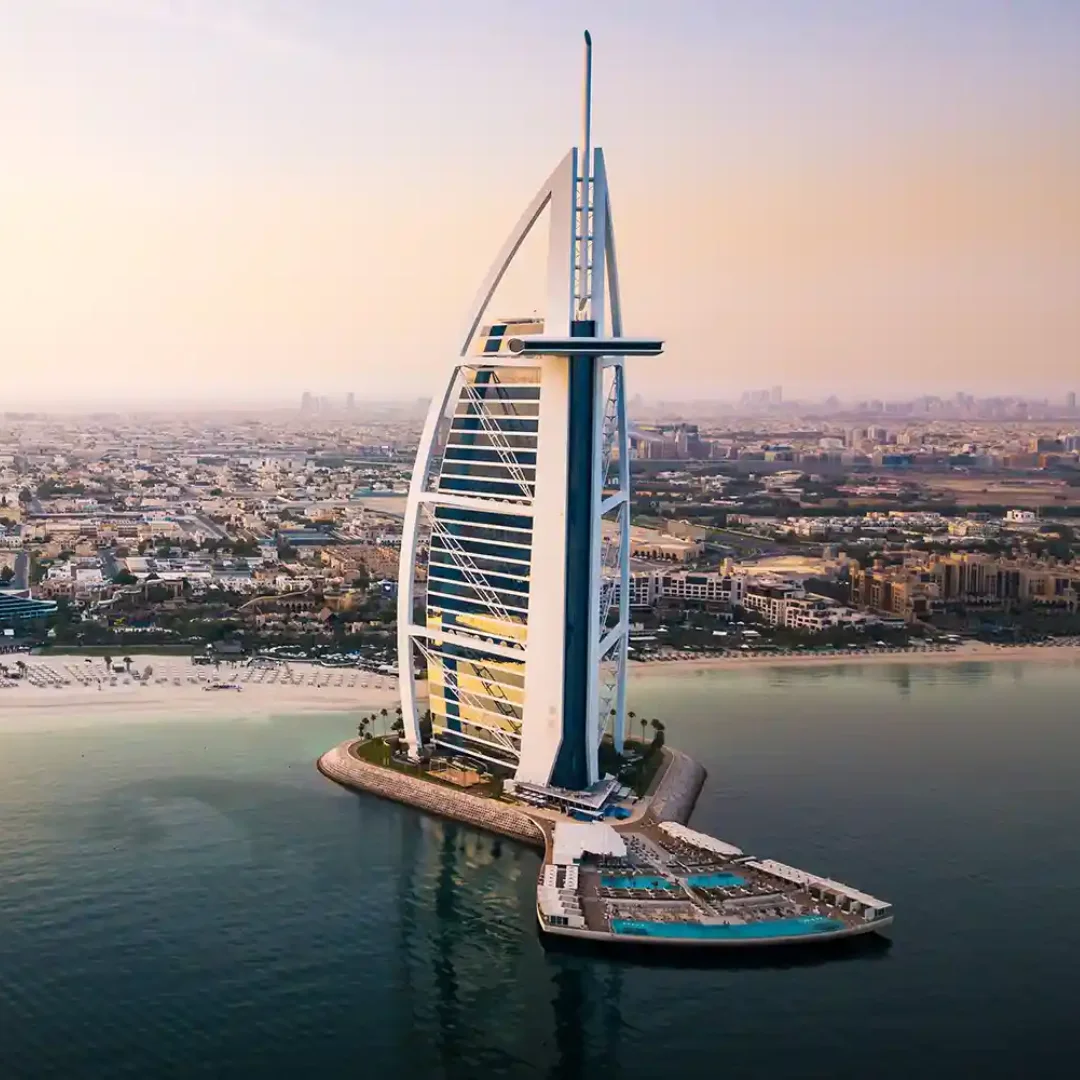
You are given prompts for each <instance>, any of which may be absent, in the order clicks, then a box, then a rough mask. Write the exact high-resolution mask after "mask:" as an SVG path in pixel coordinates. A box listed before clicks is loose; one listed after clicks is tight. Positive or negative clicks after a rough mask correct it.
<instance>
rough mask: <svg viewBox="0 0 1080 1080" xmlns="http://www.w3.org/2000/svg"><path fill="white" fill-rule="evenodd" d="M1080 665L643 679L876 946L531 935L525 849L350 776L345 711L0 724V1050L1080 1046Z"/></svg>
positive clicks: (311, 1064) (394, 1065)
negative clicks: (342, 760) (847, 905)
mask: <svg viewBox="0 0 1080 1080" xmlns="http://www.w3.org/2000/svg"><path fill="white" fill-rule="evenodd" d="M1078 691H1080V666H1070V665H1068V664H1063V665H1061V666H1055V665H1050V664H1036V663H1032V664H1020V663H1018V664H1006V663H1000V664H995V665H990V664H967V665H955V666H938V667H930V666H924V667H919V666H912V667H885V666H880V667H873V666H865V667H854V666H851V667H838V668H828V669H825V668H814V669H811V670H806V669H801V670H796V669H791V668H787V669H772V670H763V669H757V670H755V671H752V672H724V673H719V672H712V673H703V674H690V675H686V674H683V675H679V676H673V675H670V674H665V673H663V672H658V673H657V674H656V675H649V676H647V677H645V678H641V679H638V680H635V682H634V683H633V690H632V705H633V706H634V707H635V708H636V710H637V711H638V712H639V713H641V714H643V715H645V716H647V717H652V716H658V717H661V718H662V719H663V720H664V721H665V722H666V723H667V725H668V731H669V734H670V737H671V741H672V742H675V743H677V744H678V745H680V746H682V747H684V748H685V749H687V750H688V751H690V752H691V753H693V754H694V755H695V756H697V757H698V758H699V759H700V760H701V761H702V762H703V763H704V764H705V765H706V767H707V768H708V770H709V783H708V785H707V787H706V790H705V793H704V795H703V797H702V799H701V802H700V803H699V806H698V810H697V812H696V814H695V817H694V824H697V825H699V826H700V827H702V828H705V829H708V830H710V831H714V832H715V833H716V834H717V835H718V836H721V837H723V838H726V839H729V840H732V841H734V842H736V843H738V844H740V845H741V846H743V847H745V848H746V849H747V850H753V851H757V852H759V853H761V854H765V855H771V856H775V857H777V858H780V859H784V860H786V861H790V862H793V863H796V864H798V865H805V866H806V867H808V868H810V869H814V870H817V871H819V872H825V873H829V874H832V875H834V876H836V877H838V878H840V879H841V880H847V881H849V882H851V883H852V884H855V885H857V886H859V887H861V888H863V889H866V890H867V891H870V892H873V893H875V894H877V895H879V896H883V897H885V898H887V899H890V900H892V901H893V902H894V903H895V905H896V908H897V914H898V917H897V922H896V924H895V926H894V928H893V931H892V933H891V942H884V941H881V942H879V943H876V944H875V943H874V942H873V941H871V943H870V944H869V946H865V945H862V946H859V947H856V948H851V949H842V950H831V949H818V950H812V951H810V952H800V953H789V952H773V953H765V954H757V955H756V956H753V957H748V956H746V955H745V954H740V956H738V957H736V956H732V955H730V954H727V955H725V956H724V957H722V958H721V959H720V960H714V961H711V962H708V963H700V964H696V965H695V964H687V963H681V964H680V963H676V962H673V961H672V960H670V959H661V958H659V957H657V956H655V955H652V956H651V959H650V958H649V957H646V958H644V962H641V961H640V960H639V959H638V958H636V957H623V956H620V957H614V956H612V955H610V954H606V953H596V952H593V951H588V950H586V951H583V950H581V949H576V948H566V947H563V948H557V949H556V948H551V947H545V945H543V944H542V943H541V942H540V940H539V938H538V935H537V931H536V928H535V919H534V915H533V897H534V881H535V873H536V869H537V865H538V859H537V856H536V855H534V854H532V853H531V852H528V851H525V850H523V849H521V848H518V847H515V846H514V845H513V844H511V843H509V842H506V841H503V842H499V841H497V840H494V839H492V838H490V837H486V836H483V835H480V834H477V833H473V832H471V831H469V830H467V829H464V828H459V827H455V826H451V825H447V824H442V823H439V822H436V821H433V820H430V819H426V818H424V817H422V816H421V815H419V814H416V813H414V812H411V811H409V810H406V809H404V808H401V807H397V806H394V805H391V804H387V803H384V802H379V801H377V800H374V799H370V798H362V797H358V796H355V795H351V794H349V793H348V792H345V791H342V790H340V789H338V788H337V787H335V786H334V785H332V784H330V783H329V782H327V781H326V780H324V779H322V778H321V777H320V776H319V775H318V774H317V773H316V772H315V770H314V768H313V760H314V758H315V757H316V756H317V755H318V754H319V753H320V752H321V751H322V750H324V749H325V748H327V747H328V746H330V745H331V744H332V743H334V742H335V741H336V740H339V739H341V738H344V737H345V736H347V735H348V734H350V732H351V727H352V725H351V723H350V721H349V719H348V718H347V717H342V716H337V717H325V718H311V717H306V718H288V717H281V718H278V719H275V720H273V721H269V722H260V723H255V722H250V721H245V722H235V723H222V722H217V721H215V722H206V721H182V720H177V721H176V722H173V723H165V724H162V723H156V724H153V725H149V724H147V725H141V724H131V723H124V724H122V725H121V724H117V725H111V724H107V723H101V724H95V725H93V726H69V727H67V728H65V729H64V730H50V731H41V732H39V733H35V734H29V733H26V732H22V733H11V732H9V733H7V734H2V735H0V1077H3V1078H4V1080H13V1078H20V1077H53V1076H63V1077H68V1078H77V1080H78V1078H83V1077H88V1078H89V1077H109V1078H114V1077H140V1078H145V1077H189V1076H190V1077H200V1076H206V1077H279V1076H280V1077H294V1076H308V1075H311V1076H317V1075H318V1076H326V1077H334V1076H359V1077H395V1078H396V1077H454V1078H457V1077H461V1078H466V1077H468V1078H473V1077H503V1076H505V1077H560V1078H561V1077H567V1078H578V1077H581V1078H584V1077H590V1078H594V1077H628V1078H631V1077H643V1078H644V1077H650V1078H652V1077H668V1076H678V1075H684V1076H692V1077H706V1076H708V1077H712V1076H724V1075H726V1076H731V1077H740V1078H741V1077H801V1076H807V1077H811V1076H812V1077H874V1078H882V1077H883V1078H889V1077H905V1078H906V1077H914V1076H929V1077H937V1076H980V1077H1014V1076H1015V1077H1021V1076H1031V1075H1035V1074H1038V1073H1041V1072H1043V1071H1046V1070H1049V1069H1051V1068H1054V1069H1061V1070H1065V1069H1067V1070H1068V1071H1069V1072H1071V1071H1072V1069H1071V1068H1069V1066H1070V1064H1074V1063H1075V1047H1076V1045H1077V1043H1076V1035H1075V1026H1076V1004H1077V1001H1078V997H1080V995H1078V992H1077V990H1076V972H1077V970H1078V963H1080V919H1078V918H1077V912H1078V908H1080V783H1078V780H1080V753H1078V752H1080V718H1078V716H1077V709H1076V701H1077V692H1078Z"/></svg>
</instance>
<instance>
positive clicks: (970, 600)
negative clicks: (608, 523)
mask: <svg viewBox="0 0 1080 1080" xmlns="http://www.w3.org/2000/svg"><path fill="white" fill-rule="evenodd" d="M425 406H426V403H425V402H422V401H421V402H412V403H409V404H402V405H397V406H393V405H375V404H359V403H357V402H356V400H355V399H354V398H353V396H352V395H349V397H348V398H345V399H341V400H339V401H332V400H329V399H327V398H323V397H316V396H314V395H312V394H305V395H304V398H303V401H302V402H301V406H300V408H299V409H295V408H293V409H284V408H283V409H278V410H268V411H265V412H262V413H254V412H252V413H246V414H240V413H237V414H225V413H214V414H210V413H208V414H206V415H202V416H199V415H195V414H190V415H168V414H164V413H154V414H151V413H147V414H131V415H121V414H119V413H117V414H109V415H104V414H97V415H93V416H82V417H57V416H47V415H41V414H30V413H6V414H3V415H2V416H0V649H3V650H5V651H13V650H19V649H28V648H41V649H44V650H50V649H60V648H65V649H79V648H86V647H91V646H95V647H98V648H113V649H115V650H117V651H118V652H119V651H123V652H129V653H130V652H135V651H137V650H142V651H146V650H147V649H150V650H153V649H160V648H163V647H170V648H175V649H176V650H177V651H185V650H186V651H190V652H193V653H195V654H197V655H209V656H229V655H234V656H235V655H251V654H260V655H264V656H275V655H277V656H283V657H293V658H308V659H316V658H322V659H330V660H332V661H333V662H341V663H353V662H355V663H358V664H360V665H361V666H364V667H370V668H372V669H376V670H377V669H383V670H390V668H391V667H392V666H393V665H394V664H395V662H396V637H395V628H396V617H397V612H396V596H397V575H398V561H399V559H398V556H399V550H400V544H401V528H402V513H403V506H404V500H405V495H406V493H407V490H408V483H409V476H410V472H411V468H412V461H413V457H414V454H415V450H416V445H417V442H418V439H419V435H420V427H421V424H422V420H423V415H424V410H425ZM630 416H631V439H630V445H631V457H632V462H631V472H632V480H633V516H632V521H633V526H632V530H631V549H632V564H631V568H630V574H629V579H628V581H629V588H630V598H631V608H632V611H633V613H634V624H633V636H632V643H631V645H632V647H631V655H632V656H633V657H635V658H637V659H652V658H663V657H665V656H672V655H675V656H687V655H699V654H700V655H709V654H725V655H730V654H746V653H752V654H761V653H767V652H769V651H777V650H783V651H789V650H803V651H814V650H825V651H830V650H837V649H841V648H858V649H881V648H890V649H895V648H910V647H913V646H928V645H930V643H932V642H934V641H940V640H942V639H946V640H952V641H955V640H957V639H958V638H963V637H978V638H981V639H983V640H989V641H1008V642H1017V641H1021V642H1022V641H1040V640H1048V639H1050V638H1052V637H1055V636H1063V635H1066V636H1071V635H1076V634H1078V633H1080V612H1078V599H1080V560H1078V558H1077V555H1078V553H1080V544H1078V541H1077V533H1076V529H1077V526H1078V524H1080V413H1078V412H1077V408H1076V400H1075V395H1073V394H1069V395H1067V396H1066V397H1065V398H1064V399H1063V401H1062V402H1061V403H1060V404H1057V405H1055V404H1053V403H1051V402H1034V403H1032V402H1025V401H1021V400H1018V399H991V400H988V401H980V400H977V399H975V398H973V397H971V396H970V395H964V394H958V395H956V396H955V397H954V398H946V399H941V398H920V399H917V400H915V401H912V402H904V403H899V404H888V403H883V402H873V401H871V402H857V403H853V404H844V403H841V402H839V401H838V400H836V399H830V400H829V401H827V402H825V403H822V404H813V405H811V404H801V403H785V402H784V400H783V395H782V393H781V391H780V390H779V388H772V389H771V390H765V391H755V392H750V393H748V394H745V395H744V396H743V399H742V401H741V402H740V403H738V404H733V405H693V404H685V405H671V404H667V405H656V404H646V403H645V402H643V401H642V400H641V399H640V398H636V399H634V401H633V402H632V403H631V408H630ZM620 587H621V583H620V581H619V580H617V579H615V580H613V581H612V582H611V588H612V589H616V590H617V589H618V588H620ZM419 594H420V595H421V596H422V595H423V591H422V588H421V589H420V593H419Z"/></svg>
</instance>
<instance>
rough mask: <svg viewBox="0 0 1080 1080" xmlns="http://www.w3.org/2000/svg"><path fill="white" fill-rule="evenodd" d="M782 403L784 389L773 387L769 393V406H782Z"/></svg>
mask: <svg viewBox="0 0 1080 1080" xmlns="http://www.w3.org/2000/svg"><path fill="white" fill-rule="evenodd" d="M783 402H784V388H783V387H782V386H774V387H773V388H772V389H771V390H770V391H769V404H770V405H782V404H783Z"/></svg>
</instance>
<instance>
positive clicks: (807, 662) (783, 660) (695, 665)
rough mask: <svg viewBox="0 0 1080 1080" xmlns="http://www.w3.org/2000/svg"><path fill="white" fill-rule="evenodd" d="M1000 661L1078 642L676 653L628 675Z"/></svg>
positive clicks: (1051, 655)
mask: <svg viewBox="0 0 1080 1080" xmlns="http://www.w3.org/2000/svg"><path fill="white" fill-rule="evenodd" d="M1001 660H1012V661H1035V662H1040V663H1047V662H1054V661H1056V662H1057V663H1080V645H989V644H984V643H982V642H965V643H964V644H962V645H956V646H953V647H949V648H947V649H943V650H941V651H930V650H926V651H923V650H919V651H916V652H902V651H896V652H889V651H885V650H882V651H880V652H868V653H855V654H854V655H852V653H845V652H840V651H838V652H836V653H806V654H803V655H791V656H777V655H776V654H774V653H746V654H744V655H739V656H697V657H693V656H691V657H687V656H678V657H675V658H673V659H671V660H660V659H656V660H631V661H630V662H629V663H628V665H627V673H628V674H629V676H630V678H632V679H633V678H641V677H642V676H645V675H652V674H656V673H658V672H663V671H669V672H671V673H673V674H675V673H677V672H680V671H746V670H748V669H750V668H757V667H830V666H837V665H841V664H842V665H850V664H907V665H911V666H923V665H931V664H933V665H938V664H964V663H994V662H997V661H1001Z"/></svg>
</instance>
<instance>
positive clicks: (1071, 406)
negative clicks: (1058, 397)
mask: <svg viewBox="0 0 1080 1080" xmlns="http://www.w3.org/2000/svg"><path fill="white" fill-rule="evenodd" d="M1065 408H1066V409H1068V410H1069V412H1076V391H1075V390H1070V391H1069V392H1068V393H1067V394H1066V395H1065Z"/></svg>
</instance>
